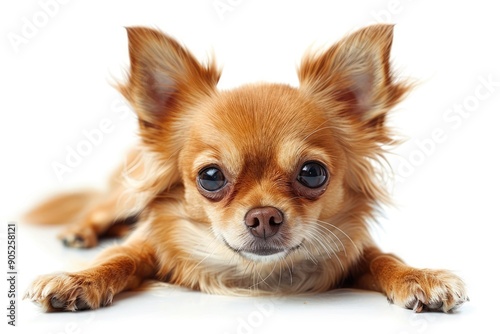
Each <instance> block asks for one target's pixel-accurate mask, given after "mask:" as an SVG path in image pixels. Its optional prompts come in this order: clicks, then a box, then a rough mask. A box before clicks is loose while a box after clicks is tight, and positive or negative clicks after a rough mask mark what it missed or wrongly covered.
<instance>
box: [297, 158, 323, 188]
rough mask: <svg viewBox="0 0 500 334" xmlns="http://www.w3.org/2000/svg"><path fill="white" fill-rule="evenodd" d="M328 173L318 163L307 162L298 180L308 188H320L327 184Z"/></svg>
mask: <svg viewBox="0 0 500 334" xmlns="http://www.w3.org/2000/svg"><path fill="white" fill-rule="evenodd" d="M327 175H328V173H327V171H326V168H325V167H323V165H321V164H319V163H317V162H306V163H305V164H304V165H303V166H302V168H301V169H300V172H299V175H298V176H297V180H298V181H299V182H300V183H301V184H302V185H304V186H306V187H308V188H312V189H314V188H319V187H321V186H322V185H324V184H325V183H326V178H327Z"/></svg>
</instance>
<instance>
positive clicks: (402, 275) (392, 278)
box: [354, 247, 469, 312]
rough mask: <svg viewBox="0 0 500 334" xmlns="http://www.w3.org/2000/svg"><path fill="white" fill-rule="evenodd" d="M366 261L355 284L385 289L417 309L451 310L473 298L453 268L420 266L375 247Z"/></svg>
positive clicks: (400, 302)
mask: <svg viewBox="0 0 500 334" xmlns="http://www.w3.org/2000/svg"><path fill="white" fill-rule="evenodd" d="M362 262H363V263H362V268H363V270H362V274H361V275H360V276H359V277H358V278H357V280H356V281H355V283H354V287H356V288H361V289H366V290H374V291H379V292H382V293H384V294H385V295H386V296H387V299H388V300H389V302H391V303H395V304H397V305H399V306H402V307H405V308H409V309H413V310H414V311H415V312H421V311H443V312H450V311H453V310H454V309H456V308H457V307H459V306H460V305H461V304H462V303H464V302H465V301H467V300H469V298H468V297H467V292H466V289H465V284H464V282H463V281H462V280H461V279H460V278H459V277H458V276H456V275H455V274H453V273H451V272H450V271H447V270H433V269H416V268H413V267H410V266H408V265H406V264H404V262H403V261H401V260H400V259H399V258H397V257H396V256H394V255H392V254H384V253H382V252H381V251H380V250H379V249H377V248H375V247H372V248H369V249H367V250H365V252H364V259H363V261H362Z"/></svg>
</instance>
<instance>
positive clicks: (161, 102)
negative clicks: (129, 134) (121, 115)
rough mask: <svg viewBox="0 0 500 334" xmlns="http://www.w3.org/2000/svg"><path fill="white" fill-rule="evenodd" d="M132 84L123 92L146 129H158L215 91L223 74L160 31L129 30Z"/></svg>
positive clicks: (140, 28)
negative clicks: (202, 97)
mask: <svg viewBox="0 0 500 334" xmlns="http://www.w3.org/2000/svg"><path fill="white" fill-rule="evenodd" d="M127 34H128V40H129V53H130V73H129V79H128V82H127V83H126V84H125V85H121V86H120V87H119V90H120V91H121V93H122V94H123V95H124V96H125V97H126V98H127V99H128V100H129V102H130V103H131V104H132V106H133V107H134V109H135V111H136V112H137V114H138V116H139V120H140V124H141V126H142V127H148V126H150V127H157V126H158V125H160V124H161V123H162V121H163V120H164V119H165V117H167V116H168V115H169V114H170V113H175V112H176V110H181V109H184V110H185V109H186V104H189V103H193V102H195V101H197V100H199V98H200V97H201V96H202V95H203V94H209V93H210V92H212V91H213V90H214V89H215V86H216V85H217V82H218V80H219V77H220V72H219V70H217V68H216V66H215V64H214V63H213V62H212V63H210V64H208V65H206V66H205V65H202V64H200V63H199V62H198V61H197V60H196V59H195V57H194V56H193V55H192V54H191V53H190V52H189V51H188V50H187V49H185V48H184V47H183V46H181V45H180V44H179V43H178V42H177V41H175V40H174V39H173V38H171V37H169V36H167V35H165V34H163V33H161V32H160V31H158V30H154V29H149V28H143V27H133V28H127Z"/></svg>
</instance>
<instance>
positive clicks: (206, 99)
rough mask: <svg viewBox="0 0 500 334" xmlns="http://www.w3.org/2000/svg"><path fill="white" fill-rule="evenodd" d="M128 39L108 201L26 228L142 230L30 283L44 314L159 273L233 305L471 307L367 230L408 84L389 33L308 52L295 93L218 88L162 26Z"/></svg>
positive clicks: (91, 302) (48, 216)
mask: <svg viewBox="0 0 500 334" xmlns="http://www.w3.org/2000/svg"><path fill="white" fill-rule="evenodd" d="M127 33H128V39H129V53H130V72H129V76H128V80H127V82H126V83H125V84H122V85H119V86H118V89H119V90H120V92H121V93H122V94H123V95H124V97H125V98H126V99H127V100H128V101H129V103H130V104H131V105H132V107H133V108H134V110H135V112H136V113H137V116H138V121H139V135H140V138H141V142H140V144H139V145H138V147H136V148H135V149H134V150H132V151H131V153H130V155H129V157H128V159H127V161H128V163H126V164H125V165H124V166H123V167H122V168H121V169H120V170H119V171H118V173H117V177H115V178H113V182H112V183H111V185H110V187H109V191H108V192H107V193H102V194H99V193H74V194H68V195H61V196H59V197H57V198H54V199H52V200H49V201H48V202H46V203H44V204H42V205H41V206H39V207H38V208H36V209H34V210H33V211H32V212H31V213H30V214H29V215H28V218H29V219H30V220H32V221H38V222H42V223H43V222H52V223H56V222H63V221H71V220H73V221H74V222H73V223H72V224H70V225H68V227H67V228H66V230H64V231H63V232H62V234H61V238H62V239H63V241H64V243H65V244H66V245H68V246H73V247H93V246H95V245H96V244H97V242H98V238H99V237H100V236H102V235H104V234H106V233H115V234H116V233H122V232H123V228H124V227H125V228H127V226H128V225H127V224H120V223H118V222H121V223H123V222H130V221H131V220H135V221H136V225H134V229H132V230H131V232H130V234H129V235H128V236H127V239H126V240H125V241H124V242H123V243H120V244H118V245H114V246H111V247H109V248H107V249H106V250H104V251H103V252H102V254H101V255H100V256H98V258H97V259H96V260H95V262H93V264H92V265H91V266H90V267H88V268H86V269H84V270H81V271H78V272H72V273H57V274H50V275H45V276H41V277H39V278H37V279H36V280H35V281H34V282H33V283H32V285H31V286H30V288H29V289H28V291H27V293H26V298H28V299H30V300H32V301H34V302H36V303H38V304H39V305H40V306H41V307H42V308H43V309H44V310H46V311H65V310H67V311H76V310H83V309H95V308H99V307H101V306H106V305H109V304H110V303H111V302H112V300H113V297H114V296H115V295H116V294H118V293H120V292H122V291H125V290H130V289H134V288H136V287H138V286H139V285H140V284H141V282H143V281H144V280H145V279H158V280H161V281H165V282H168V283H172V284H178V285H180V286H184V287H188V288H191V289H195V290H200V291H203V292H206V293H214V294H231V295H266V294H267V295H269V294H273V295H283V294H303V293H319V292H323V291H327V290H330V289H334V288H339V287H350V288H359V289H366V290H372V291H379V292H381V293H383V294H385V295H386V296H387V298H388V300H389V301H390V302H393V303H395V304H397V305H400V306H402V307H405V308H409V309H413V310H414V311H416V312H420V311H426V310H432V311H443V312H449V311H452V310H455V309H456V308H457V307H458V306H460V305H461V304H462V303H463V302H465V301H467V300H468V297H467V293H466V288H465V284H464V282H463V281H462V280H461V279H460V278H459V277H457V276H456V275H455V274H453V273H451V272H449V271H446V270H432V269H417V268H413V267H410V266H408V265H407V264H405V263H404V262H403V261H402V260H401V259H399V258H398V257H396V256H394V255H391V254H385V253H383V252H381V251H380V249H379V248H378V247H377V246H376V245H375V243H374V241H373V239H372V238H371V236H370V234H369V226H368V224H369V221H372V220H374V219H376V211H377V208H378V206H379V205H380V204H381V203H382V204H383V203H386V202H387V201H388V196H387V192H386V191H385V190H384V186H383V181H382V179H381V178H380V173H379V172H380V170H381V169H380V168H379V167H380V166H381V160H383V154H384V148H385V147H387V146H388V145H390V144H392V143H394V139H393V138H392V136H391V132H390V129H388V127H387V125H386V122H385V119H386V115H387V113H388V112H389V110H390V109H391V108H392V107H394V106H395V105H396V104H397V103H398V102H399V101H401V99H402V98H403V97H404V96H405V94H406V93H407V92H408V91H409V89H410V86H411V84H409V83H407V82H405V81H402V80H396V78H395V76H394V74H393V71H392V70H391V66H390V59H389V58H390V57H389V56H390V49H391V44H392V35H393V26H392V25H373V26H369V27H366V28H364V29H361V30H359V31H356V32H354V33H352V34H350V35H348V36H347V37H345V38H343V39H341V40H340V41H339V42H338V43H336V44H334V45H333V46H331V47H330V48H328V49H326V50H324V51H321V52H315V53H308V54H307V55H306V56H305V57H304V58H303V60H302V62H301V64H300V66H299V69H298V77H299V81H300V85H299V87H291V86H288V85H284V84H253V85H245V86H242V87H239V88H236V89H233V90H224V91H222V90H218V89H217V82H218V80H219V77H220V70H219V69H218V68H217V66H216V65H215V63H214V62H210V63H207V64H202V63H200V62H199V61H198V60H197V59H195V57H194V56H193V55H192V54H191V53H190V52H189V51H188V50H187V49H186V48H184V47H183V46H181V45H180V44H179V43H178V42H177V41H175V40H174V39H173V38H171V37H169V36H168V35H165V34H163V33H162V32H160V31H157V30H153V29H148V28H142V27H134V28H128V29H127ZM120 179H121V181H120Z"/></svg>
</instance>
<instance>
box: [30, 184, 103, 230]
mask: <svg viewBox="0 0 500 334" xmlns="http://www.w3.org/2000/svg"><path fill="white" fill-rule="evenodd" d="M99 195H101V194H100V193H99V192H97V191H92V190H88V191H81V192H73V193H63V194H60V195H56V196H54V197H52V198H50V199H48V200H46V201H45V202H42V203H41V204H39V205H38V206H36V207H35V208H33V209H31V210H30V211H28V212H27V213H26V214H25V215H24V217H23V218H24V219H23V220H24V221H25V222H27V223H30V224H37V225H60V224H66V223H70V222H72V221H74V220H75V219H77V218H78V217H80V216H81V215H83V213H84V212H85V211H86V210H87V209H88V207H89V206H90V205H91V204H92V203H94V201H95V200H96V199H98V198H99V197H100V196H99Z"/></svg>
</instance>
